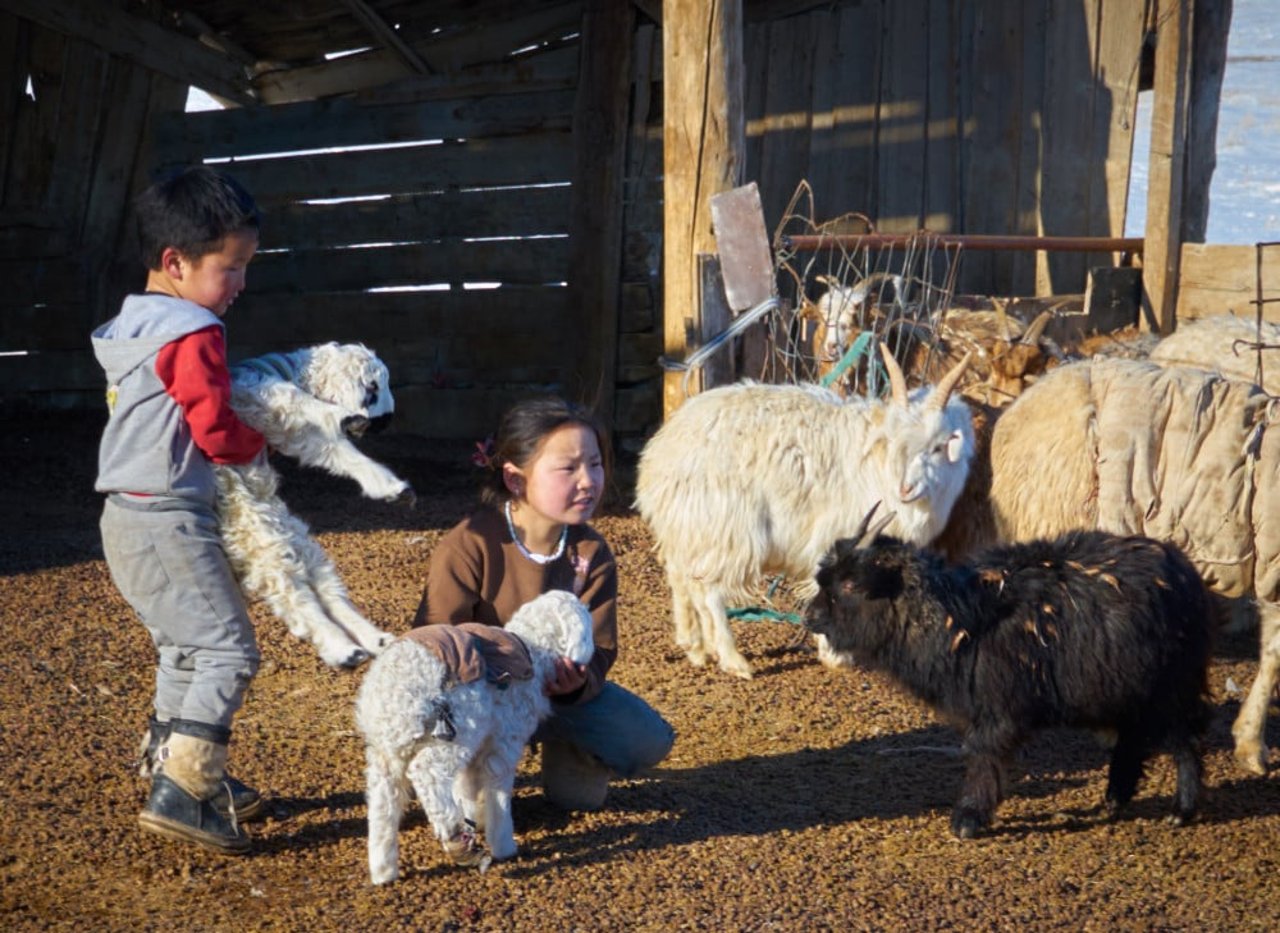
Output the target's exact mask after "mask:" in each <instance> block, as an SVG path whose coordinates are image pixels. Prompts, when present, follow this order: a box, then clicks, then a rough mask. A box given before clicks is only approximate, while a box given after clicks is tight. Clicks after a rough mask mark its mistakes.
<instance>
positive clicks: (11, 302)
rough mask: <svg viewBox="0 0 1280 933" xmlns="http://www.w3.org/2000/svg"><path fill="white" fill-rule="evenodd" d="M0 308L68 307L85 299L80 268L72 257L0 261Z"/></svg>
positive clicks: (80, 264)
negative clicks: (67, 305)
mask: <svg viewBox="0 0 1280 933" xmlns="http://www.w3.org/2000/svg"><path fill="white" fill-rule="evenodd" d="M0 282H4V283H5V286H4V288H3V289H0V308H19V307H23V306H26V305H37V304H64V303H65V304H69V303H74V302H83V301H85V300H86V298H87V292H86V282H85V270H84V264H83V262H82V261H81V259H80V258H79V257H76V256H58V257H51V258H48V259H40V260H38V261H34V262H33V261H31V260H30V259H20V260H8V259H6V260H0Z"/></svg>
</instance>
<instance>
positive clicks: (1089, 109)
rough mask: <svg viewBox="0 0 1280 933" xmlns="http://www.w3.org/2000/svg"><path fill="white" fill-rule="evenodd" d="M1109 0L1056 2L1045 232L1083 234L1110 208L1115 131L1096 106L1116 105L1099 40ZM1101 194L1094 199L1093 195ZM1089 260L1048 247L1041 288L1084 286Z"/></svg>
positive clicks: (1045, 155) (1050, 37) (1059, 290)
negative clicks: (1104, 86) (1108, 95)
mask: <svg viewBox="0 0 1280 933" xmlns="http://www.w3.org/2000/svg"><path fill="white" fill-rule="evenodd" d="M1101 15H1102V0H1056V2H1054V3H1052V4H1051V13H1050V17H1049V29H1048V32H1047V34H1046V44H1045V55H1044V74H1045V80H1044V98H1043V106H1042V108H1041V114H1042V116H1041V126H1042V130H1041V138H1042V140H1043V149H1042V151H1041V155H1040V167H1039V173H1040V179H1041V186H1040V212H1039V213H1040V228H1041V229H1040V232H1041V234H1043V235H1046V236H1082V235H1083V234H1084V233H1085V232H1086V231H1087V230H1088V227H1089V220H1088V218H1089V217H1090V215H1091V214H1092V213H1093V212H1094V211H1095V210H1103V211H1105V207H1102V206H1100V205H1103V204H1105V201H1104V198H1105V194H1106V175H1105V169H1106V152H1107V143H1108V135H1107V134H1106V133H1105V132H1104V133H1103V134H1102V135H1096V134H1095V129H1096V128H1097V126H1096V111H1097V109H1098V108H1106V107H1109V106H1110V102H1109V100H1107V99H1105V97H1104V96H1103V95H1101V94H1100V93H1099V90H1100V89H1099V87H1098V82H1097V78H1098V77H1099V75H1098V74H1097V70H1096V68H1097V45H1098V33H1099V31H1100V29H1101V23H1100V18H1101ZM1095 198H1096V199H1097V203H1095V201H1094V199H1095ZM1087 261H1096V260H1093V259H1089V258H1088V257H1085V256H1082V255H1081V254H1078V253H1052V254H1047V253H1041V254H1040V256H1039V263H1038V267H1037V276H1036V294H1038V295H1055V294H1068V293H1076V292H1082V291H1084V286H1085V268H1086V262H1087Z"/></svg>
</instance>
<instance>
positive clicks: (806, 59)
mask: <svg viewBox="0 0 1280 933" xmlns="http://www.w3.org/2000/svg"><path fill="white" fill-rule="evenodd" d="M827 21H828V15H827V14H826V13H816V14H806V15H803V16H796V17H792V18H790V19H784V20H778V21H775V22H774V23H773V24H772V25H771V26H770V27H769V76H768V79H767V82H766V87H765V112H764V116H763V117H762V118H761V120H760V121H759V122H758V124H757V126H758V129H759V132H760V133H761V135H762V139H763V148H762V150H761V153H760V177H759V186H760V201H761V204H762V206H763V207H764V224H765V229H767V230H770V231H772V230H773V229H775V228H776V227H777V225H778V224H779V223H780V222H781V221H782V214H783V211H785V210H786V207H787V204H788V203H789V202H790V201H791V198H792V195H794V194H795V191H796V187H797V186H798V185H799V184H800V182H801V181H802V180H804V179H805V178H806V177H807V175H808V170H809V140H810V136H811V127H810V108H811V104H812V102H813V59H812V57H811V55H810V49H811V48H812V47H813V45H814V43H815V41H816V38H817V36H818V34H819V32H820V28H821V26H822V25H823V24H825V23H826V22H827ZM735 187H736V186H735Z"/></svg>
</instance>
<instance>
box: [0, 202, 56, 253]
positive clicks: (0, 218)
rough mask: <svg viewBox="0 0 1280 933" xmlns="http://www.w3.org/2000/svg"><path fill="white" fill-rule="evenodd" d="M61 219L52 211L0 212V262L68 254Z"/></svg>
mask: <svg viewBox="0 0 1280 933" xmlns="http://www.w3.org/2000/svg"><path fill="white" fill-rule="evenodd" d="M71 247H72V238H71V234H70V231H68V230H67V227H66V223H65V222H64V220H63V218H61V217H59V216H57V215H56V214H54V213H53V212H52V211H48V210H44V211H38V210H32V211H13V210H3V211H0V259H26V260H27V261H34V260H36V259H40V258H44V257H50V256H64V255H66V254H67V253H69V252H71Z"/></svg>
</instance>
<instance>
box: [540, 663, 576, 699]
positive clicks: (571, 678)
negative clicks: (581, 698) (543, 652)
mask: <svg viewBox="0 0 1280 933" xmlns="http://www.w3.org/2000/svg"><path fill="white" fill-rule="evenodd" d="M586 682H587V666H586V665H585V664H574V663H573V662H572V661H570V660H569V659H568V658H556V667H555V671H554V672H553V673H552V676H551V677H550V679H548V680H547V682H546V683H545V684H543V687H542V692H543V693H545V694H546V695H547V696H551V697H555V696H563V695H564V694H566V693H573V692H574V691H575V690H578V689H579V688H581V687H582V685H583V684H585V683H586Z"/></svg>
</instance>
